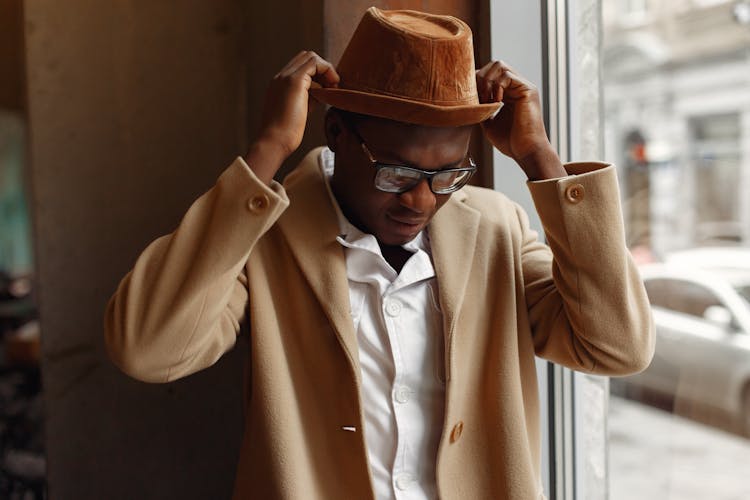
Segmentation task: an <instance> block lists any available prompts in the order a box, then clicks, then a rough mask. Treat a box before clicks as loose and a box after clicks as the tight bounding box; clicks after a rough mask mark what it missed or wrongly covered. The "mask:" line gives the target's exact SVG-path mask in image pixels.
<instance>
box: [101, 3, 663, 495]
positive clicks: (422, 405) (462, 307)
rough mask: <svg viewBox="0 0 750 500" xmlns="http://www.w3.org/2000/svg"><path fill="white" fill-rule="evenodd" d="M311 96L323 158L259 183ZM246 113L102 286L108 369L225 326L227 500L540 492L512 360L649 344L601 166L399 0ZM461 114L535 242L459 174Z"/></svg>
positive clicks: (140, 366) (191, 350) (620, 363)
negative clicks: (205, 169)
mask: <svg viewBox="0 0 750 500" xmlns="http://www.w3.org/2000/svg"><path fill="white" fill-rule="evenodd" d="M311 94H312V95H313V96H314V97H315V98H316V99H318V100H320V101H323V102H325V103H328V104H330V105H332V106H333V107H332V108H331V109H330V110H329V111H328V113H327V114H326V119H325V132H326V138H327V143H328V148H325V149H322V150H321V149H318V150H315V151H313V152H311V153H310V154H309V155H308V157H307V158H306V159H305V160H304V161H303V162H302V164H301V165H300V166H299V167H298V168H297V169H296V170H295V171H294V172H293V173H292V174H290V175H289V176H288V178H287V179H286V180H285V183H284V186H283V187H282V186H281V185H280V184H278V183H276V182H275V181H273V177H274V174H275V173H276V171H277V170H278V168H279V166H280V165H281V163H282V161H283V160H284V159H285V158H287V157H288V155H289V154H291V153H292V152H293V151H294V150H295V149H296V148H297V147H298V146H299V144H300V142H301V140H302V136H303V133H304V128H305V124H306V120H307V111H308V106H309V104H310V98H309V95H311ZM501 103H503V104H504V106H503V108H502V109H501V110H500V111H499V112H498V109H499V108H500V105H501ZM496 112H497V114H496V115H495V113H496ZM262 123H263V124H262V127H261V130H260V133H259V135H258V137H257V139H256V140H255V142H254V143H253V145H252V147H251V148H250V151H249V153H248V155H247V157H246V158H245V160H244V161H243V160H241V159H237V160H236V161H235V162H234V164H232V165H231V166H230V167H229V168H228V169H227V170H226V171H225V172H224V173H223V174H222V175H221V177H220V178H219V180H218V182H217V184H216V186H214V187H213V188H212V189H211V190H209V191H208V192H207V193H206V194H204V195H203V196H202V197H201V198H199V199H198V200H197V201H196V202H195V203H194V204H193V206H192V207H191V208H190V209H189V210H188V212H187V214H186V215H185V218H184V219H183V221H182V222H181V223H180V225H179V227H178V228H177V230H176V231H175V232H174V233H172V234H170V235H167V236H164V237H162V238H160V239H158V240H156V241H155V242H153V243H152V244H151V245H150V246H149V247H148V248H147V249H146V250H145V251H144V252H143V254H142V255H141V256H140V257H139V259H138V261H137V262H136V264H135V267H134V269H133V270H132V271H131V272H130V273H129V274H128V275H127V276H126V277H125V278H124V279H123V281H122V283H121V284H120V287H119V288H118V291H117V293H116V294H115V296H114V297H113V298H112V301H111V302H110V304H109V307H108V310H107V317H106V332H107V345H108V349H109V352H110V355H111V357H112V359H113V360H114V361H115V363H116V364H118V365H119V366H120V367H121V368H122V369H123V370H124V371H125V372H127V373H129V374H130V375H132V376H134V377H136V378H139V379H141V380H145V381H150V382H166V381H170V380H174V379H176V378H179V377H182V376H185V375H188V374H190V373H193V372H195V371H197V370H200V369H203V368H206V367H208V366H210V365H211V364H213V363H214V362H215V361H216V360H217V359H218V358H219V357H220V356H221V355H222V354H223V353H225V352H226V351H227V350H229V349H230V348H231V347H232V346H233V345H234V342H235V338H236V335H237V333H238V332H239V331H240V325H241V323H246V324H247V325H248V328H249V335H250V344H251V349H250V350H251V354H250V359H249V367H248V382H247V383H248V385H249V391H248V393H249V394H250V396H249V398H248V401H247V417H246V418H247V422H246V431H245V438H244V442H243V444H242V451H241V456H240V461H239V465H238V470H237V479H236V484H235V497H236V498H263V499H267V498H268V499H274V498H282V499H303V498H304V499H368V498H378V499H381V498H385V499H388V498H398V499H417V498H419V499H432V498H437V497H439V498H442V499H461V500H464V499H485V498H488V499H489V498H493V499H495V498H508V499H519V500H527V499H537V498H543V492H542V487H541V479H540V457H539V452H540V442H539V432H538V431H539V411H538V406H537V405H538V394H537V385H536V373H535V367H534V356H535V353H536V354H539V355H541V356H544V357H546V358H548V359H551V360H553V361H555V362H558V363H562V364H564V365H566V366H570V367H572V368H575V369H579V370H582V371H586V372H589V373H599V374H624V373H630V372H633V371H637V370H640V369H643V368H644V367H645V366H646V365H647V363H648V361H649V359H650V356H651V354H652V350H653V328H652V325H651V319H650V313H649V308H648V303H647V300H646V295H645V293H644V290H643V287H642V284H641V282H640V281H639V278H638V275H637V272H636V271H635V269H634V266H633V264H632V262H631V260H630V258H629V256H628V252H627V249H626V248H625V245H624V241H623V239H624V237H623V228H622V221H621V216H620V212H619V204H618V192H617V186H616V174H615V171H614V167H612V166H608V165H605V164H598V163H587V164H571V165H568V166H567V167H566V168H563V165H562V164H561V163H560V161H559V159H558V156H557V154H556V153H555V152H554V150H553V149H552V147H551V146H550V144H549V142H548V140H547V138H546V135H545V132H544V127H543V124H542V119H541V109H540V103H539V96H538V93H537V91H536V89H535V88H534V87H533V86H532V85H531V84H529V83H528V82H526V81H525V80H524V79H522V78H521V77H520V76H519V75H518V74H516V72H514V71H513V70H512V69H511V68H510V67H508V66H507V65H505V64H503V63H500V62H493V63H490V64H488V65H486V66H484V67H483V68H482V69H481V70H480V71H478V72H475V71H474V62H473V49H472V42H471V32H470V30H469V28H468V27H467V26H466V25H465V24H464V23H463V22H461V21H459V20H457V19H455V18H452V17H448V16H432V15H429V14H424V13H419V12H413V11H390V12H386V11H380V10H377V9H374V8H372V9H370V10H368V11H367V12H366V14H365V16H364V17H363V19H362V21H361V23H360V25H359V26H358V28H357V31H356V32H355V34H354V35H353V37H352V40H351V41H350V43H349V45H348V47H347V49H346V51H345V53H344V55H343V57H342V59H341V62H340V63H339V66H338V69H334V68H333V66H332V65H331V64H330V63H328V62H327V61H325V60H323V59H321V58H320V57H319V56H318V55H316V54H314V53H312V52H301V53H300V54H298V55H297V56H296V57H294V58H293V59H292V60H291V61H290V62H289V63H288V64H287V65H286V66H285V67H284V69H282V70H281V72H280V73H279V74H278V75H276V77H275V78H274V80H273V82H272V83H271V86H270V90H269V92H268V95H267V99H266V105H265V112H264V116H263V120H262ZM477 123H482V127H483V130H484V132H485V135H486V137H487V139H488V140H489V141H490V142H491V143H492V144H493V145H494V146H495V147H497V148H498V149H499V150H500V151H502V152H503V153H505V154H506V155H508V156H510V157H512V158H514V159H515V160H516V162H517V163H518V164H519V166H520V167H521V168H522V169H523V170H524V172H525V173H526V174H527V176H528V177H529V179H530V181H532V182H530V189H531V192H532V195H533V197H534V200H535V203H536V205H537V208H538V211H539V214H540V217H541V219H542V221H543V224H544V226H545V231H546V234H547V237H548V240H549V242H550V247H551V249H552V251H550V249H549V248H548V247H546V246H545V245H543V244H541V243H539V242H537V241H536V234H535V233H534V232H533V231H531V230H530V229H529V227H528V223H527V219H526V215H525V214H524V213H523V211H522V210H521V209H520V208H519V207H518V206H516V205H515V204H513V203H512V202H511V201H509V200H508V199H506V198H505V197H503V196H502V195H500V194H498V193H495V192H493V191H490V190H485V189H478V188H473V187H464V186H465V184H466V182H467V181H468V179H469V177H470V176H471V173H473V171H474V170H475V168H476V167H475V166H474V162H473V160H472V159H471V158H470V157H469V155H468V153H467V151H468V144H469V136H470V133H471V125H474V124H477ZM566 169H567V171H566Z"/></svg>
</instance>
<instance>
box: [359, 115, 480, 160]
mask: <svg viewBox="0 0 750 500" xmlns="http://www.w3.org/2000/svg"><path fill="white" fill-rule="evenodd" d="M356 126H357V130H358V132H359V134H360V135H361V136H362V139H363V140H364V141H365V143H366V144H367V146H368V147H369V148H370V150H371V151H372V153H373V154H374V155H375V156H376V158H377V159H379V160H390V161H399V162H403V163H409V164H412V165H415V166H420V167H423V168H440V167H443V166H445V165H448V164H451V163H457V162H460V161H462V160H463V159H464V157H465V156H466V153H467V151H468V148H469V139H470V138H471V127H470V126H464V127H427V126H424V125H413V124H408V123H401V122H395V121H391V120H385V119H382V118H374V117H365V118H362V119H360V120H359V121H358V123H357V125H356Z"/></svg>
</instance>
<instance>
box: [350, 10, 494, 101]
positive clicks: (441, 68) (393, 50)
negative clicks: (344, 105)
mask: <svg viewBox="0 0 750 500" xmlns="http://www.w3.org/2000/svg"><path fill="white" fill-rule="evenodd" d="M474 70H475V67H474V47H473V43H472V36H471V29H470V28H469V27H468V26H467V25H466V24H465V23H464V22H463V21H461V20H460V19H457V18H455V17H452V16H437V15H432V14H427V13H424V12H417V11H410V10H397V11H381V10H379V9H377V8H375V7H371V8H369V9H368V10H367V12H366V13H365V15H364V16H363V18H362V20H361V21H360V23H359V25H358V26H357V29H356V31H355V32H354V35H352V38H351V40H350V42H349V45H348V46H347V48H346V50H345V51H344V54H343V56H342V57H341V61H340V62H339V65H338V67H337V71H338V73H339V76H340V77H341V81H340V82H339V88H342V89H350V90H356V91H362V92H368V93H375V94H381V95H386V96H392V97H397V98H402V99H408V100H411V101H417V102H424V103H427V104H432V105H438V106H463V105H473V104H478V103H479V100H478V97H477V89H476V76H475V71H474Z"/></svg>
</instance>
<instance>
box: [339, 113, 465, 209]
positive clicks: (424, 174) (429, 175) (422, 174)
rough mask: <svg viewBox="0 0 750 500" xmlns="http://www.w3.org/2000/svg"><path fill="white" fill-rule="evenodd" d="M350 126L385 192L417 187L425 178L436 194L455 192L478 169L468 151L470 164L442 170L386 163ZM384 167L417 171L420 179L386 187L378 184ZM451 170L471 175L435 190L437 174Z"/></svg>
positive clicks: (401, 191)
mask: <svg viewBox="0 0 750 500" xmlns="http://www.w3.org/2000/svg"><path fill="white" fill-rule="evenodd" d="M350 128H351V131H352V132H353V133H354V135H355V136H356V137H357V139H358V140H359V144H360V146H361V147H362V151H363V152H364V153H365V155H366V156H367V159H368V160H369V161H370V165H372V166H373V167H375V180H374V181H373V182H374V184H375V189H377V190H379V191H383V192H385V193H396V194H402V193H405V192H407V191H410V190H412V189H414V188H415V187H417V186H418V185H419V183H420V182H422V180H423V179H427V185H428V186H430V191H432V192H433V193H434V194H450V193H455V192H456V191H458V190H459V189H461V188H462V187H464V186H465V185H466V184H467V183H468V182H469V180H470V179H471V177H472V176H473V175H474V173H475V172H476V171H477V164H476V163H474V160H473V159H472V158H471V155H470V154H468V153H467V154H466V158H467V159H468V161H469V165H470V166H468V167H460V168H445V169H442V170H422V169H421V168H416V167H410V166H408V165H400V164H398V163H386V162H382V161H378V160H376V159H375V157H374V156H373V155H372V152H370V149H369V148H368V147H367V145H366V144H365V141H364V139H362V136H360V135H359V133H358V132H357V131H356V130H354V128H353V127H350ZM384 168H398V169H403V170H408V171H410V172H416V173H418V174H419V179H417V180H415V182H414V184H413V185H411V186H408V187H405V188H403V189H385V188H382V187H380V186H378V184H377V178H378V172H380V171H381V170H382V169H384ZM450 172H469V175H467V176H466V178H465V179H464V180H463V181H461V182H460V183H459V184H456V185H454V186H451V187H450V188H448V189H440V190H435V188H433V187H432V181H433V178H434V177H435V176H436V175H439V174H444V173H450Z"/></svg>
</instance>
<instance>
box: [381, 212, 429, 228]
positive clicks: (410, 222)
mask: <svg viewBox="0 0 750 500" xmlns="http://www.w3.org/2000/svg"><path fill="white" fill-rule="evenodd" d="M388 218H389V219H391V220H392V221H394V222H398V223H399V224H404V225H406V226H420V225H422V224H424V220H422V219H414V218H411V217H399V216H394V215H390V214H388Z"/></svg>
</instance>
